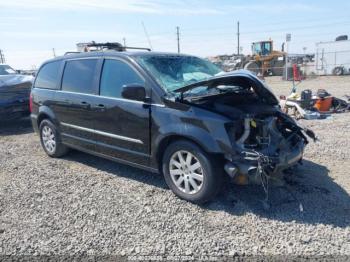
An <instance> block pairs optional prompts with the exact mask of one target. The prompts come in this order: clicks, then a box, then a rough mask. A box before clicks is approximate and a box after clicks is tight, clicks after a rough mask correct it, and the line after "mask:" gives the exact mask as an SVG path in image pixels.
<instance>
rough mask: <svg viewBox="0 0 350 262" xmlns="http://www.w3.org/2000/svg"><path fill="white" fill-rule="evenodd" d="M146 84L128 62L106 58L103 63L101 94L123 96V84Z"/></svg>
mask: <svg viewBox="0 0 350 262" xmlns="http://www.w3.org/2000/svg"><path fill="white" fill-rule="evenodd" d="M127 84H141V85H143V84H144V81H143V80H142V78H141V77H140V76H139V75H138V74H137V73H136V72H135V70H133V69H132V68H131V67H130V66H129V65H128V64H126V63H124V62H122V61H118V60H112V59H106V60H105V62H104V65H103V70H102V77H101V85H100V94H101V95H102V96H109V97H121V90H122V87H123V85H127Z"/></svg>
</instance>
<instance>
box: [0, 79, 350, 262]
mask: <svg viewBox="0 0 350 262" xmlns="http://www.w3.org/2000/svg"><path fill="white" fill-rule="evenodd" d="M267 82H268V83H269V84H270V85H271V86H272V87H273V89H274V90H275V92H276V93H277V94H287V93H288V91H289V89H290V85H291V83H283V82H281V81H280V80H279V79H278V78H275V77H274V78H268V79H267ZM304 88H312V89H313V90H317V89H318V88H326V89H327V90H328V91H329V92H331V93H332V94H334V95H338V96H341V95H344V94H350V77H339V78H337V77H322V78H317V79H313V80H307V81H304V82H303V83H302V84H301V85H300V86H299V90H302V89H304ZM303 123H304V124H305V125H307V126H308V127H310V128H312V129H313V130H314V131H315V132H316V133H317V135H318V137H319V139H320V141H319V142H317V143H312V142H310V145H309V146H308V147H307V149H306V152H305V161H304V165H303V166H300V167H298V168H297V170H295V171H294V174H293V175H291V177H290V178H289V179H288V184H289V185H290V187H291V189H292V192H293V193H294V195H295V196H296V197H297V198H298V199H299V200H300V201H301V202H302V204H303V207H304V212H300V211H299V207H298V206H299V203H298V202H297V201H295V200H294V199H293V197H292V196H291V194H289V193H288V192H287V191H286V190H285V189H283V188H277V187H275V188H273V189H272V190H271V201H272V207H271V209H270V210H269V211H265V210H264V209H263V208H262V205H261V203H260V200H261V199H262V198H263V197H264V194H263V191H262V188H261V187H259V186H236V185H229V186H227V188H226V189H225V190H224V191H223V192H222V193H221V194H220V195H219V196H218V197H217V198H216V199H215V201H213V202H211V203H209V204H206V205H204V206H197V205H194V204H190V203H187V202H185V201H183V200H180V199H178V198H177V197H176V196H175V195H174V194H173V193H172V192H171V191H170V190H169V189H167V188H166V185H165V182H164V181H163V179H162V177H161V176H160V175H155V174H151V173H148V172H145V171H141V170H138V169H135V168H132V167H128V166H125V165H121V164H117V163H114V162H111V161H107V160H104V159H100V158H97V157H93V156H90V155H87V154H84V153H80V152H76V151H72V152H70V153H69V154H68V155H67V156H66V157H64V158H62V159H52V158H49V157H48V156H46V155H45V153H44V151H43V150H42V149H41V147H40V144H39V138H38V137H37V136H36V135H35V134H34V133H33V132H32V128H31V126H30V122H29V120H28V119H23V120H21V121H17V122H7V123H4V122H1V123H0V254H2V255H73V254H85V255H112V256H114V255H115V256H124V257H128V256H130V255H159V256H163V257H168V258H170V256H188V257H187V258H188V259H191V258H192V257H195V258H200V256H214V257H219V256H236V255H245V256H254V255H268V256H276V255H280V256H286V255H291V254H293V255H304V256H308V255H309V256H322V255H332V256H344V255H348V256H350V196H349V193H350V174H349V170H350V132H349V130H350V113H344V114H336V115H334V116H333V119H329V120H313V121H303ZM129 258H130V257H129ZM0 260H1V258H0Z"/></svg>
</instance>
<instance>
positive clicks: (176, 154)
mask: <svg viewBox="0 0 350 262" xmlns="http://www.w3.org/2000/svg"><path fill="white" fill-rule="evenodd" d="M180 155H181V156H182V159H183V161H181V159H180ZM187 157H188V158H187ZM190 157H192V158H191V161H189V162H190V163H189V162H188V160H190ZM181 163H182V165H181ZM162 171H163V175H164V178H165V181H166V183H167V185H168V186H169V188H170V189H171V190H172V191H173V192H174V193H175V195H177V196H178V197H180V198H182V199H184V200H187V201H190V202H193V203H196V204H203V203H205V202H208V201H209V200H211V199H213V198H214V196H215V195H216V194H217V193H218V191H219V189H220V188H221V183H222V171H221V169H220V168H218V165H217V161H216V160H215V159H214V158H212V157H210V156H209V155H208V154H207V153H206V152H204V151H203V150H202V149H201V148H200V147H199V146H197V145H196V144H194V143H192V142H189V141H186V140H179V141H176V142H173V143H172V144H170V145H169V146H168V147H167V149H166V150H165V153H164V156H163V162H162ZM176 182H178V183H179V184H178V185H176ZM194 183H195V184H196V185H197V189H196V188H195V187H194ZM186 184H187V186H186Z"/></svg>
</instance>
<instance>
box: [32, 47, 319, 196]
mask: <svg viewBox="0 0 350 262" xmlns="http://www.w3.org/2000/svg"><path fill="white" fill-rule="evenodd" d="M30 101H31V108H32V112H31V119H32V124H33V127H34V130H35V131H36V132H37V133H39V135H40V140H41V144H42V147H43V149H44V150H45V152H46V153H47V154H48V155H49V156H51V157H60V156H63V155H64V154H65V153H67V151H68V149H69V148H74V149H78V150H81V151H83V152H87V153H90V154H93V155H96V156H100V157H104V158H107V159H110V160H114V161H117V162H121V163H125V164H128V165H132V166H135V167H139V168H142V169H146V170H149V171H151V172H156V173H162V174H163V175H164V178H165V181H166V183H167V185H168V186H169V187H170V189H171V190H172V191H173V192H174V193H175V194H176V195H177V196H179V197H180V198H182V199H185V200H187V201H191V202H195V203H203V202H206V201H208V200H211V199H212V198H213V197H214V196H215V194H216V193H217V192H218V191H219V190H220V188H221V185H222V181H223V178H224V175H225V174H226V177H227V176H230V177H232V178H234V177H235V176H245V177H247V179H248V181H250V182H256V181H257V182H258V183H259V181H260V179H261V178H262V177H267V176H274V175H276V174H277V173H278V172H281V171H282V170H284V169H286V168H288V167H291V166H293V165H295V164H296V163H298V162H299V161H301V159H302V156H303V151H304V148H305V145H306V144H307V143H308V140H307V137H306V136H310V137H312V138H315V136H314V134H313V132H312V131H311V130H308V129H306V128H304V127H301V126H300V125H298V123H297V122H295V121H294V120H293V119H292V118H290V117H289V116H288V115H286V114H284V113H283V112H282V111H281V109H280V107H279V104H278V99H277V98H276V97H275V95H274V94H273V93H272V91H271V90H270V89H269V88H268V87H267V86H266V85H265V84H264V83H263V82H262V81H260V80H259V79H258V78H257V77H256V76H254V75H253V74H252V73H250V72H248V71H236V72H232V73H223V72H221V70H220V69H219V68H218V67H216V66H215V65H214V64H212V63H210V62H209V61H207V60H204V59H201V58H198V57H194V56H190V55H181V54H171V53H158V52H126V51H120V52H118V51H98V52H87V53H80V54H69V55H66V56H63V57H59V58H55V59H53V60H49V61H47V62H45V63H44V64H43V65H42V66H41V68H40V69H39V71H38V74H37V76H36V79H35V82H34V86H33V88H32V92H31V97H30ZM260 182H261V181H260Z"/></svg>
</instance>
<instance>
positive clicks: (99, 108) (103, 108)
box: [95, 104, 106, 112]
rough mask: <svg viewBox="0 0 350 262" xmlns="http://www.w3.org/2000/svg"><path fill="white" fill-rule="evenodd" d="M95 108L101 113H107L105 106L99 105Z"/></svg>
mask: <svg viewBox="0 0 350 262" xmlns="http://www.w3.org/2000/svg"><path fill="white" fill-rule="evenodd" d="M95 108H96V110H97V111H101V112H103V111H106V107H105V105H103V104H98V105H96V107H95Z"/></svg>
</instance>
